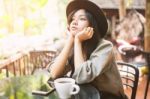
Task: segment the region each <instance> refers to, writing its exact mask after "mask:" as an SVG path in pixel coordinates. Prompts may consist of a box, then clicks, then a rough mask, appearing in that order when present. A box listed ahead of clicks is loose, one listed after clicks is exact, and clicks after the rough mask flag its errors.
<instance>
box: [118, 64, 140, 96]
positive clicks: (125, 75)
mask: <svg viewBox="0 0 150 99" xmlns="http://www.w3.org/2000/svg"><path fill="white" fill-rule="evenodd" d="M117 66H118V69H119V72H120V75H121V79H122V83H123V86H124V89H125V92H127V93H126V94H128V96H130V98H129V99H135V98H136V93H137V87H138V81H139V69H138V68H137V67H136V66H134V65H133V64H129V63H125V62H117ZM126 90H127V91H126ZM129 92H130V93H129Z"/></svg>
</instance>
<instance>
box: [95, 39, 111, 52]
mask: <svg viewBox="0 0 150 99" xmlns="http://www.w3.org/2000/svg"><path fill="white" fill-rule="evenodd" d="M108 48H109V49H112V48H113V44H112V42H110V41H108V40H105V39H102V40H100V41H99V43H98V46H97V48H96V50H100V49H108Z"/></svg>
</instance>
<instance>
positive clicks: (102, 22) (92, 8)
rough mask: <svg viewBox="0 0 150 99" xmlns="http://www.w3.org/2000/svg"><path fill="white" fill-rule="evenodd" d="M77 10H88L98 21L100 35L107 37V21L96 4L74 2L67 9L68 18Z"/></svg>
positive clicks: (84, 0) (75, 0) (82, 1)
mask: <svg viewBox="0 0 150 99" xmlns="http://www.w3.org/2000/svg"><path fill="white" fill-rule="evenodd" d="M75 9H86V10H87V11H89V12H90V13H91V14H92V15H93V16H94V17H95V19H96V22H97V24H98V30H99V32H100V33H101V34H100V35H101V36H102V37H104V36H105V34H106V32H107V29H108V23H107V19H106V17H105V15H104V13H103V11H102V10H101V8H100V7H99V6H98V5H97V4H96V3H94V2H92V1H90V0H72V1H71V2H70V3H69V4H68V6H67V8H66V15H67V17H68V16H69V14H70V13H71V12H72V11H74V10H75Z"/></svg>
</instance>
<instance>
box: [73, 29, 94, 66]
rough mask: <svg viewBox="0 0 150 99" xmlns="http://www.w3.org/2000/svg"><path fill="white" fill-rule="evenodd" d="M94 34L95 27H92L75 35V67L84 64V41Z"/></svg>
mask: <svg viewBox="0 0 150 99" xmlns="http://www.w3.org/2000/svg"><path fill="white" fill-rule="evenodd" d="M92 36H93V28H91V27H88V28H85V29H84V30H83V31H81V32H80V33H78V34H77V35H76V36H75V40H74V55H75V56H74V64H75V69H77V68H78V66H80V64H82V63H83V62H84V61H85V57H84V54H83V49H82V42H83V41H85V40H88V39H91V38H92Z"/></svg>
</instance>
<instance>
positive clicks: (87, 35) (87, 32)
mask: <svg viewBox="0 0 150 99" xmlns="http://www.w3.org/2000/svg"><path fill="white" fill-rule="evenodd" d="M93 33H94V31H93V28H92V27H87V28H84V29H83V30H82V31H81V32H79V33H77V34H76V35H75V39H78V40H79V41H80V42H83V41H85V40H88V39H91V38H92V36H93Z"/></svg>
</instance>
